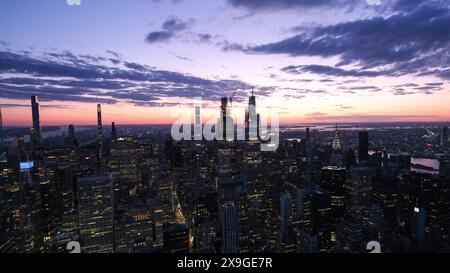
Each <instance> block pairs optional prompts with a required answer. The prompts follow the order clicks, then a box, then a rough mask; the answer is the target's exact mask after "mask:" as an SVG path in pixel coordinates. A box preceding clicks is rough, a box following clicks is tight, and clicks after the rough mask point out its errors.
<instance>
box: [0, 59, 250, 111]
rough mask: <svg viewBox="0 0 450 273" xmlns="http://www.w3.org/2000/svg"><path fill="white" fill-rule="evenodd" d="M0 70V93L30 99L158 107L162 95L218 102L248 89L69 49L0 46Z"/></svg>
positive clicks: (241, 84) (236, 83) (243, 85)
mask: <svg viewBox="0 0 450 273" xmlns="http://www.w3.org/2000/svg"><path fill="white" fill-rule="evenodd" d="M3 73H4V74H3ZM6 73H7V74H6ZM0 74H3V75H2V77H0V98H8V99H29V96H30V95H32V94H35V95H39V96H40V97H41V99H42V100H47V101H77V102H95V103H116V102H118V101H125V102H129V103H133V104H135V105H149V106H162V105H166V104H167V100H166V98H175V97H176V98H179V99H181V100H182V99H191V98H194V97H202V98H203V100H206V101H208V100H214V101H218V100H219V99H220V97H222V96H225V95H226V94H229V93H231V92H232V91H234V90H238V92H237V94H236V97H244V96H245V95H246V91H244V90H246V89H248V88H249V85H247V84H246V83H244V82H241V81H236V80H210V79H204V78H200V77H195V76H192V75H189V74H182V73H177V72H172V71H165V70H158V69H156V68H153V67H150V66H147V65H141V64H137V63H133V62H127V61H123V60H119V59H114V61H111V60H110V59H108V58H105V57H96V56H90V55H83V56H75V55H74V54H72V53H71V52H68V51H65V52H59V53H46V54H43V56H41V57H33V56H30V55H28V54H27V53H24V52H15V53H14V52H6V51H3V52H1V51H0ZM6 75H7V76H6Z"/></svg>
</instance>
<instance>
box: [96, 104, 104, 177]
mask: <svg viewBox="0 0 450 273" xmlns="http://www.w3.org/2000/svg"><path fill="white" fill-rule="evenodd" d="M102 160H103V126H102V106H101V105H100V104H97V172H98V173H100V172H101V169H102Z"/></svg>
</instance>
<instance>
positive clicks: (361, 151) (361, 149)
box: [358, 131, 369, 162]
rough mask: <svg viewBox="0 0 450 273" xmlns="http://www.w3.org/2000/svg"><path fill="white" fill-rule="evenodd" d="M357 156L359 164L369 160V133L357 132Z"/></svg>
mask: <svg viewBox="0 0 450 273" xmlns="http://www.w3.org/2000/svg"><path fill="white" fill-rule="evenodd" d="M358 144H359V146H358V156H359V162H362V161H367V160H369V132H368V131H361V132H359V143H358Z"/></svg>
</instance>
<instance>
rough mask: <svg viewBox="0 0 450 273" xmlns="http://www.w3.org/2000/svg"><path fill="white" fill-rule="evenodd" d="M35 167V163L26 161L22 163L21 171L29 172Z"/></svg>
mask: <svg viewBox="0 0 450 273" xmlns="http://www.w3.org/2000/svg"><path fill="white" fill-rule="evenodd" d="M33 167H34V161H24V162H20V169H21V170H29V169H31V168H33Z"/></svg>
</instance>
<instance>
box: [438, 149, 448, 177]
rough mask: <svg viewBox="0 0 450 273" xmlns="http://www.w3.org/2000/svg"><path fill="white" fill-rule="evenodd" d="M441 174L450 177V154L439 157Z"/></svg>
mask: <svg viewBox="0 0 450 273" xmlns="http://www.w3.org/2000/svg"><path fill="white" fill-rule="evenodd" d="M439 175H440V176H441V177H443V178H446V179H450V155H442V156H441V157H440V158H439Z"/></svg>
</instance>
